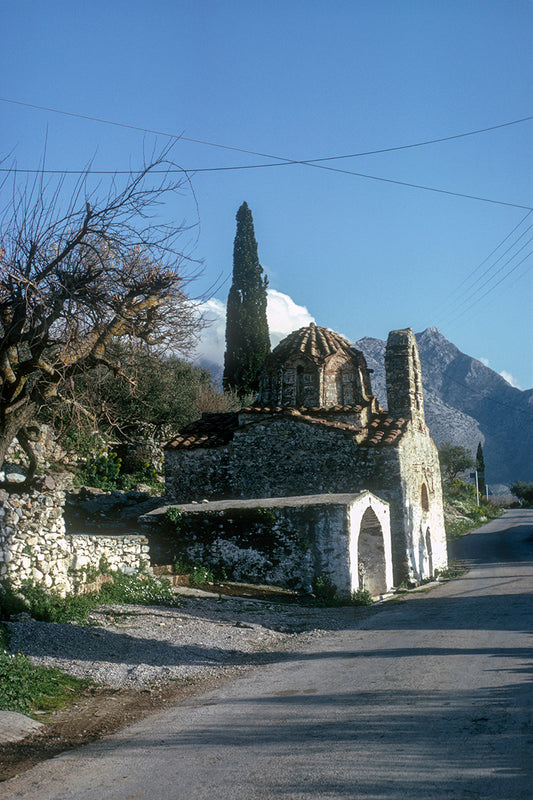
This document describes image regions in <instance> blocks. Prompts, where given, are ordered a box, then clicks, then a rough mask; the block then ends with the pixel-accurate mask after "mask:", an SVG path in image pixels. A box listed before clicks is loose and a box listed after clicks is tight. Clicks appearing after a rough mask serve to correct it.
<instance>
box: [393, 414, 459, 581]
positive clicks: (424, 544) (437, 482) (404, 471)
mask: <svg viewBox="0 0 533 800" xmlns="http://www.w3.org/2000/svg"><path fill="white" fill-rule="evenodd" d="M423 428H425V425H424V426H423V427H422V425H421V424H419V423H418V424H417V423H412V424H410V425H409V427H408V430H407V433H406V435H404V437H403V439H402V443H401V445H400V456H401V458H400V461H399V464H400V469H401V487H402V495H403V498H402V507H403V508H404V509H405V510H404V512H403V514H402V523H403V529H404V533H405V541H406V553H407V556H408V558H407V574H408V580H411V581H413V582H415V583H416V582H419V581H422V580H425V579H427V578H429V577H431V576H432V575H433V574H434V572H435V570H439V571H441V570H443V569H445V568H446V567H447V565H448V553H447V544H446V530H445V526H444V510H443V502H442V484H441V475H440V465H439V458H438V451H437V448H436V447H435V445H434V443H433V441H432V440H431V438H430V437H429V434H428V432H427V429H426V430H424V429H423Z"/></svg>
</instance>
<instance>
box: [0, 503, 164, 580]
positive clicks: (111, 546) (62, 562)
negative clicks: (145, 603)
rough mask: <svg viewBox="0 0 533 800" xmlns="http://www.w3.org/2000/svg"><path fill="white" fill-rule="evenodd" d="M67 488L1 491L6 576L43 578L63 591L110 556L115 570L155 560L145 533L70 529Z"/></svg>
mask: <svg viewBox="0 0 533 800" xmlns="http://www.w3.org/2000/svg"><path fill="white" fill-rule="evenodd" d="M64 503H65V493H64V492H63V491H55V492H50V493H47V494H43V493H40V492H37V491H32V492H30V493H28V494H20V495H18V494H8V493H7V492H5V491H1V490H0V579H7V580H9V581H10V582H11V583H12V585H14V586H20V585H21V584H22V583H23V582H24V581H33V582H35V583H40V584H42V585H43V586H45V587H46V588H47V589H54V590H56V591H58V592H60V593H62V594H64V593H66V592H70V591H72V590H73V589H74V588H75V587H76V585H77V584H79V582H80V581H82V580H83V575H82V574H80V573H78V574H76V571H77V570H78V571H79V570H87V569H89V568H91V569H98V568H99V566H100V559H101V558H104V559H105V561H106V562H107V564H108V565H109V566H110V567H111V568H113V569H121V570H122V571H136V570H138V569H140V568H141V567H142V566H143V564H144V565H146V564H147V562H148V561H149V548H148V540H147V539H146V538H145V537H144V536H137V535H129V536H117V537H114V536H100V535H90V536H89V535H82V534H66V533H65V522H64V518H63V509H64Z"/></svg>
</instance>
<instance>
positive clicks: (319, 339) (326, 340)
mask: <svg viewBox="0 0 533 800" xmlns="http://www.w3.org/2000/svg"><path fill="white" fill-rule="evenodd" d="M296 353H302V355H305V356H307V357H308V358H311V359H312V360H313V361H315V362H321V361H324V360H325V359H326V358H328V357H329V356H332V355H333V354H335V353H345V354H346V355H349V356H351V357H353V355H354V354H355V353H357V354H358V353H359V351H358V350H356V349H355V348H354V347H353V346H352V345H351V344H350V342H349V341H348V340H347V339H345V338H344V336H340V335H339V334H338V333H335V332H334V331H330V330H329V328H321V327H319V326H318V325H315V324H314V322H312V323H311V324H310V325H307V326H305V327H304V328H300V329H299V330H297V331H293V333H290V334H289V335H288V336H287V337H286V338H285V339H283V341H281V342H280V343H279V344H278V346H277V347H275V348H274V350H273V351H272V353H271V355H270V356H269V358H268V361H269V362H271V363H272V362H273V361H276V362H283V361H286V360H287V358H289V357H290V356H292V355H294V354H296Z"/></svg>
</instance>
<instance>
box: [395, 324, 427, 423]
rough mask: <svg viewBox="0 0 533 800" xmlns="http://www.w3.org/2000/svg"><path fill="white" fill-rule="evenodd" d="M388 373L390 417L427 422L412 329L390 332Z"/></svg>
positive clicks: (418, 359)
mask: <svg viewBox="0 0 533 800" xmlns="http://www.w3.org/2000/svg"><path fill="white" fill-rule="evenodd" d="M385 373H386V379H387V403H388V407H389V409H388V410H389V414H391V415H392V416H394V417H403V418H404V419H411V420H413V421H415V420H419V421H421V422H424V423H425V418H424V398H423V394H422V371H421V369H420V356H419V354H418V346H417V343H416V339H415V335H414V333H413V331H412V330H411V328H405V329H403V330H399V331H391V332H390V333H389V337H388V339H387V349H386V351H385Z"/></svg>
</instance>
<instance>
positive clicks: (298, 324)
mask: <svg viewBox="0 0 533 800" xmlns="http://www.w3.org/2000/svg"><path fill="white" fill-rule="evenodd" d="M200 311H201V313H202V314H203V316H204V319H205V321H206V323H207V325H206V327H205V329H204V330H203V331H202V334H201V337H200V341H199V343H198V347H197V349H196V358H195V361H198V362H200V363H206V362H209V363H212V364H217V365H219V366H222V365H223V363H224V350H225V346H226V342H225V338H226V305H225V303H223V302H222V301H221V300H216V299H215V298H212V299H211V300H207V301H206V302H205V303H203V304H202V305H201V306H200ZM267 320H268V327H269V330H270V342H271V345H272V347H275V346H276V345H277V344H279V342H280V341H281V340H282V339H283V338H284V337H285V336H287V334H289V333H291V331H295V330H297V329H298V328H302V327H303V326H304V325H309V324H310V323H311V322H314V321H315V319H314V317H313V316H311V314H310V313H309V311H308V310H307V308H306V307H305V306H299V305H298V304H297V303H295V302H294V300H293V299H292V298H291V297H289V295H288V294H283V292H277V291H276V290H275V289H268V290H267Z"/></svg>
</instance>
